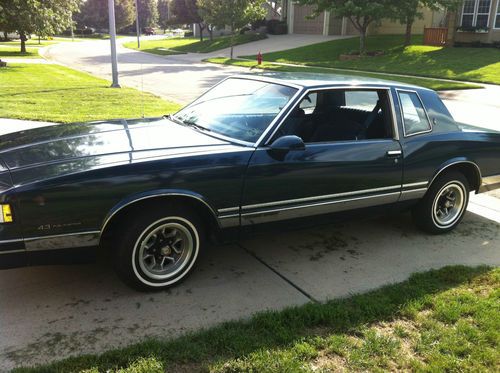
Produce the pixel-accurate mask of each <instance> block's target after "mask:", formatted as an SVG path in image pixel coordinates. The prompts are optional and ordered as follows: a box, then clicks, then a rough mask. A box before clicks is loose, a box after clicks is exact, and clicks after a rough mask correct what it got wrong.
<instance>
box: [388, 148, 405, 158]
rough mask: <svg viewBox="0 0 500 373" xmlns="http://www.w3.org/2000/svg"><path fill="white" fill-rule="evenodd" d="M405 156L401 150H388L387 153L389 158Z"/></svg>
mask: <svg viewBox="0 0 500 373" xmlns="http://www.w3.org/2000/svg"><path fill="white" fill-rule="evenodd" d="M401 154H403V152H402V151H401V150H388V151H387V156H388V157H399V156H401Z"/></svg>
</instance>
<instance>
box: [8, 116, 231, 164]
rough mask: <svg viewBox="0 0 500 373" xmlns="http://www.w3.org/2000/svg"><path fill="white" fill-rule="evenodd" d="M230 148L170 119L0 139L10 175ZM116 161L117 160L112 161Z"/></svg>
mask: <svg viewBox="0 0 500 373" xmlns="http://www.w3.org/2000/svg"><path fill="white" fill-rule="evenodd" d="M227 146H231V144H230V143H229V142H228V141H224V140H220V139H217V138H215V137H212V136H209V135H206V134H204V133H202V132H199V131H197V130H194V129H192V128H189V127H186V126H183V125H179V124H176V123H175V122H172V121H170V120H168V119H166V118H154V119H137V120H113V121H107V122H91V123H75V124H61V125H55V126H50V127H42V128H36V129H32V130H27V131H21V132H16V133H11V134H8V135H4V136H1V137H0V163H2V161H3V164H4V165H5V166H6V167H7V168H8V169H9V170H10V171H16V170H20V169H24V168H30V167H36V166H41V165H47V164H52V163H64V162H71V161H73V160H75V159H79V160H82V159H88V158H101V159H107V160H108V161H109V162H112V160H113V159H119V158H120V155H121V156H122V157H123V156H127V157H129V156H130V155H131V154H132V153H133V154H134V155H137V156H135V157H134V158H135V159H137V158H141V155H138V154H142V155H144V157H147V156H154V154H152V152H154V153H155V154H157V155H158V156H161V154H162V152H163V153H164V152H165V151H166V150H168V152H169V154H189V153H192V152H199V151H200V149H203V150H204V151H206V150H207V148H209V149H211V150H216V149H217V148H219V147H221V148H224V147H227ZM113 156H114V158H113Z"/></svg>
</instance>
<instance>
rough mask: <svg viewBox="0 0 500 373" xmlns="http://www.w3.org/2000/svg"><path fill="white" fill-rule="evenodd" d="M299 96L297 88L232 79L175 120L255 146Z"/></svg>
mask: <svg viewBox="0 0 500 373" xmlns="http://www.w3.org/2000/svg"><path fill="white" fill-rule="evenodd" d="M296 92H297V89H296V88H291V87H286V86H283V85H279V84H274V83H268V82H261V81H256V80H249V79H238V78H231V79H227V80H225V81H224V82H222V83H220V84H219V85H217V86H215V87H214V88H213V89H211V90H210V91H208V92H207V93H206V94H204V95H203V96H202V97H200V98H199V99H198V100H196V101H195V102H193V103H192V104H191V105H189V106H187V107H186V108H184V109H182V110H181V111H179V112H178V113H177V114H175V115H174V116H173V119H175V120H177V121H179V122H182V123H183V124H185V125H191V126H193V127H196V128H198V129H200V130H205V131H210V132H214V133H215V134H220V135H224V136H227V137H230V138H233V139H237V140H241V141H247V142H251V143H254V142H256V141H257V140H258V139H259V137H260V136H261V135H262V133H263V132H264V131H265V130H266V128H267V127H268V126H269V124H271V122H272V121H273V120H274V118H276V116H277V115H278V114H279V113H280V111H281V110H282V109H283V107H284V106H285V105H286V104H287V103H288V102H289V101H290V99H291V98H292V97H293V96H294V95H295V93H296Z"/></svg>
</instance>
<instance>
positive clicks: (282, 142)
mask: <svg viewBox="0 0 500 373" xmlns="http://www.w3.org/2000/svg"><path fill="white" fill-rule="evenodd" d="M270 149H271V150H274V151H278V152H289V151H292V150H305V149H306V144H304V141H303V140H302V139H301V138H300V137H298V136H295V135H288V136H282V137H279V138H277V139H276V140H274V142H273V143H272V144H271V146H270Z"/></svg>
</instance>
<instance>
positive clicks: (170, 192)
mask: <svg viewBox="0 0 500 373" xmlns="http://www.w3.org/2000/svg"><path fill="white" fill-rule="evenodd" d="M175 196H181V197H187V198H192V199H193V200H196V201H198V202H199V203H202V204H203V205H205V207H206V208H207V209H208V210H209V211H210V213H211V214H212V215H213V217H214V219H215V220H216V221H217V222H218V218H217V213H216V209H215V208H214V207H213V205H212V204H211V203H210V202H209V201H208V200H207V199H206V198H205V197H203V196H202V195H200V194H198V193H196V192H193V191H189V190H183V189H156V190H150V191H146V192H141V193H136V194H133V195H130V196H128V197H126V198H124V199H122V200H121V201H120V202H118V203H117V204H116V205H115V206H113V207H112V208H111V210H110V211H109V212H108V214H107V215H106V217H105V218H104V220H103V222H102V224H101V234H102V232H104V230H105V229H106V226H107V225H108V224H109V222H110V221H111V219H112V218H113V217H114V216H115V215H116V214H117V213H118V212H119V211H121V210H123V209H124V208H126V207H127V206H130V205H132V204H134V203H137V202H140V201H145V200H148V199H151V198H158V197H175Z"/></svg>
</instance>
